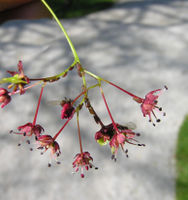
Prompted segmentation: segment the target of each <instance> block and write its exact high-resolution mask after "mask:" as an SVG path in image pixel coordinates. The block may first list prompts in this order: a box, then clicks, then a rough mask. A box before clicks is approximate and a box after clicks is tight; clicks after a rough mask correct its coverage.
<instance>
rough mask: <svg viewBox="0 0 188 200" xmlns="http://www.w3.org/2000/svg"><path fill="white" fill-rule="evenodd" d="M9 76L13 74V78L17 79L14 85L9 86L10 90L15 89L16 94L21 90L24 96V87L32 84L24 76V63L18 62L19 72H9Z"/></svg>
mask: <svg viewBox="0 0 188 200" xmlns="http://www.w3.org/2000/svg"><path fill="white" fill-rule="evenodd" d="M7 72H8V73H9V74H11V75H12V76H13V77H15V78H16V79H17V82H16V83H12V84H11V85H9V86H8V88H9V89H10V88H12V87H14V88H13V91H14V92H16V91H17V90H18V89H20V94H24V92H25V90H24V86H25V85H26V84H28V83H30V81H29V78H28V77H27V76H26V75H25V74H24V71H23V64H22V61H19V62H18V72H16V71H7Z"/></svg>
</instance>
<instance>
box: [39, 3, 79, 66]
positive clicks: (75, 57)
mask: <svg viewBox="0 0 188 200" xmlns="http://www.w3.org/2000/svg"><path fill="white" fill-rule="evenodd" d="M41 1H42V3H43V4H44V5H45V6H46V8H47V9H48V10H49V12H50V13H51V14H52V16H53V17H54V19H55V20H56V22H57V23H58V25H59V27H60V28H61V30H62V31H63V33H64V35H65V37H66V39H67V42H68V43H69V46H70V48H71V51H72V53H73V56H74V59H75V61H76V62H79V63H80V60H79V57H78V54H77V52H76V49H75V48H74V45H73V43H72V41H71V39H70V38H69V36H68V34H67V32H66V30H65V28H64V27H63V25H62V24H61V22H60V21H59V19H58V18H57V16H56V15H55V13H54V12H53V10H52V9H51V8H50V6H49V5H48V4H47V3H46V1H45V0H41Z"/></svg>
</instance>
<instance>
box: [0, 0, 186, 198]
mask: <svg viewBox="0 0 188 200" xmlns="http://www.w3.org/2000/svg"><path fill="white" fill-rule="evenodd" d="M187 10H188V1H183V0H182V1H180V0H179V1H176V0H161V1H159V0H155V1H150V0H148V1H125V2H124V1H122V2H121V1H120V2H119V3H117V4H116V5H115V6H114V7H113V8H111V9H108V10H105V11H101V12H98V13H95V14H91V15H88V16H86V17H83V18H80V19H70V20H63V21H62V22H63V24H64V26H65V28H66V29H67V31H68V33H69V35H70V37H71V39H72V41H73V43H74V44H75V47H76V49H77V51H78V54H79V56H80V59H81V62H82V64H83V66H84V67H85V68H87V69H88V70H89V71H91V72H94V73H96V74H99V75H100V76H102V77H104V78H106V79H109V80H111V81H113V82H114V83H117V84H118V85H120V86H122V87H123V88H125V89H127V90H129V91H131V92H134V93H135V94H137V95H139V96H142V97H144V95H145V94H146V93H147V92H149V91H151V90H153V89H156V88H161V87H163V86H164V85H167V86H168V87H169V90H168V91H167V92H166V93H164V94H163V95H162V96H161V97H160V98H159V105H160V106H162V107H163V110H164V111H165V112H166V113H167V116H166V117H162V116H161V119H162V121H161V123H160V124H158V125H157V126H156V127H153V126H152V125H151V124H150V123H148V119H146V118H143V116H142V113H141V111H140V107H139V105H138V104H137V103H135V102H133V101H132V99H131V98H129V97H128V96H127V95H126V94H123V93H122V92H121V91H117V89H115V88H112V87H111V86H108V85H106V84H104V92H105V95H106V98H107V101H108V103H109V106H110V108H111V111H112V114H113V116H114V119H115V120H116V121H117V122H119V123H122V124H123V123H126V122H129V121H132V122H134V123H135V124H136V125H137V129H136V131H138V132H140V133H141V137H140V138H139V140H140V141H141V142H142V143H145V144H146V147H144V148H143V147H136V146H131V145H127V148H128V149H129V159H127V158H126V157H125V155H124V154H123V153H122V152H121V151H119V153H118V160H117V162H116V163H114V162H113V161H112V160H111V159H110V156H111V153H110V149H109V147H108V146H105V147H100V146H99V145H98V144H97V143H96V142H95V140H94V134H95V132H96V131H98V130H99V127H98V126H96V125H95V123H94V122H93V121H92V118H91V117H90V116H89V115H88V113H87V111H86V110H83V111H82V112H81V114H80V117H81V118H80V123H81V131H82V137H83V144H84V149H85V150H87V151H89V152H90V153H91V155H92V156H93V158H94V164H95V165H96V166H98V167H99V170H97V171H95V170H90V171H88V172H87V173H86V177H85V179H81V178H80V175H79V174H72V173H71V172H72V171H73V169H72V161H73V157H74V155H75V154H76V153H78V152H79V145H78V141H77V130H76V120H75V118H74V119H73V120H72V121H71V123H70V124H69V125H68V126H67V127H66V129H65V130H64V131H63V133H62V135H61V136H60V137H59V138H58V142H59V143H60V146H61V151H62V155H61V158H60V160H61V161H62V164H61V165H58V166H57V165H56V164H54V165H53V166H52V167H51V168H48V167H47V163H48V160H49V154H48V153H49V152H47V153H46V154H45V155H43V156H41V155H40V152H39V151H37V150H35V151H33V152H30V151H29V147H28V145H27V144H23V145H22V146H21V147H17V143H18V142H19V141H20V137H18V136H16V135H10V134H9V130H11V129H14V130H16V128H17V127H18V126H19V125H22V124H25V123H27V122H28V121H32V119H33V116H34V112H35V109H36V103H37V99H38V95H39V91H40V89H39V88H34V89H33V90H30V91H28V92H27V93H26V94H25V95H23V96H19V95H18V96H16V97H15V98H14V99H13V100H12V103H11V104H9V105H8V106H7V107H5V108H4V109H1V110H0V114H1V118H0V124H1V131H0V160H1V166H0V197H1V199H3V200H11V199H19V200H22V199H24V200H33V199H38V200H44V199H45V200H46V199H48V200H51V199H53V200H60V199H61V200H62V199H65V200H66V199H67V200H74V199H80V200H86V199H91V200H92V199H101V200H113V199H119V200H124V199H126V200H138V199H140V198H142V199H144V200H151V199H152V200H159V199H163V200H174V199H175V165H174V162H175V159H174V153H175V147H176V138H177V133H178V129H179V126H180V125H181V122H182V120H183V118H184V116H185V114H186V113H187V111H188V109H187V105H188V98H187V90H188V83H187V78H188V68H187V64H188V56H187V50H188V47H187V44H188V36H187V32H188V13H187ZM18 60H22V61H23V64H24V70H25V73H26V74H27V75H28V76H30V77H40V76H49V75H53V74H56V73H58V72H61V71H63V70H64V69H65V67H66V66H68V65H70V64H71V63H72V61H73V58H72V54H71V52H70V50H69V46H68V45H67V43H66V40H65V39H64V36H63V34H62V33H61V31H60V30H59V28H58V26H57V24H56V23H55V22H54V21H51V20H33V21H32V20H23V21H19V20H17V21H9V22H6V23H4V24H2V25H1V26H0V78H2V77H3V76H5V75H6V74H5V71H6V70H15V68H16V65H17V62H18ZM88 81H92V79H90V78H88ZM80 84H81V80H80V79H79V78H78V77H77V75H76V73H74V72H72V73H71V74H69V76H68V78H66V79H62V80H60V81H58V82H57V83H52V84H49V85H48V86H47V87H46V88H47V89H45V92H44V96H43V99H42V105H41V107H40V113H39V116H38V123H40V124H41V125H43V126H44V128H45V131H46V133H47V134H52V135H53V134H55V133H56V132H57V131H58V129H59V128H60V127H61V126H62V121H61V120H60V108H59V107H58V106H57V107H55V106H49V105H48V104H47V101H49V100H53V99H61V98H63V97H68V98H74V97H75V96H76V95H77V94H78V93H79V91H80V87H79V86H80ZM90 98H91V103H92V104H93V105H94V108H95V109H96V110H97V112H98V114H99V116H101V118H102V119H103V121H104V122H105V123H106V124H108V123H110V119H109V117H108V115H107V112H106V109H105V106H104V103H103V101H102V99H101V97H100V94H99V91H98V90H97V89H96V90H95V93H94V92H92V93H91V94H90ZM157 114H158V115H159V116H160V113H157ZM31 145H33V146H34V144H31Z"/></svg>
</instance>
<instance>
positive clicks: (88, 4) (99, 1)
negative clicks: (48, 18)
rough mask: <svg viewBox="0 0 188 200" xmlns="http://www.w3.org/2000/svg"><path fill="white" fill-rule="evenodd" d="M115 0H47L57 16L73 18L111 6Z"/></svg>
mask: <svg viewBox="0 0 188 200" xmlns="http://www.w3.org/2000/svg"><path fill="white" fill-rule="evenodd" d="M116 1H117V0H47V2H48V3H49V5H50V6H51V7H52V9H53V10H54V12H55V13H56V15H57V16H58V17H59V18H74V17H81V16H84V15H87V14H89V13H92V12H96V11H99V10H103V9H106V8H109V7H111V6H112V5H113V4H114V3H115V2H116Z"/></svg>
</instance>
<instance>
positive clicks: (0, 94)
mask: <svg viewBox="0 0 188 200" xmlns="http://www.w3.org/2000/svg"><path fill="white" fill-rule="evenodd" d="M10 101H11V96H9V92H8V91H7V90H6V89H4V88H0V103H2V104H1V108H4V107H5V106H6V105H7V104H8V103H9V102H10Z"/></svg>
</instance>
